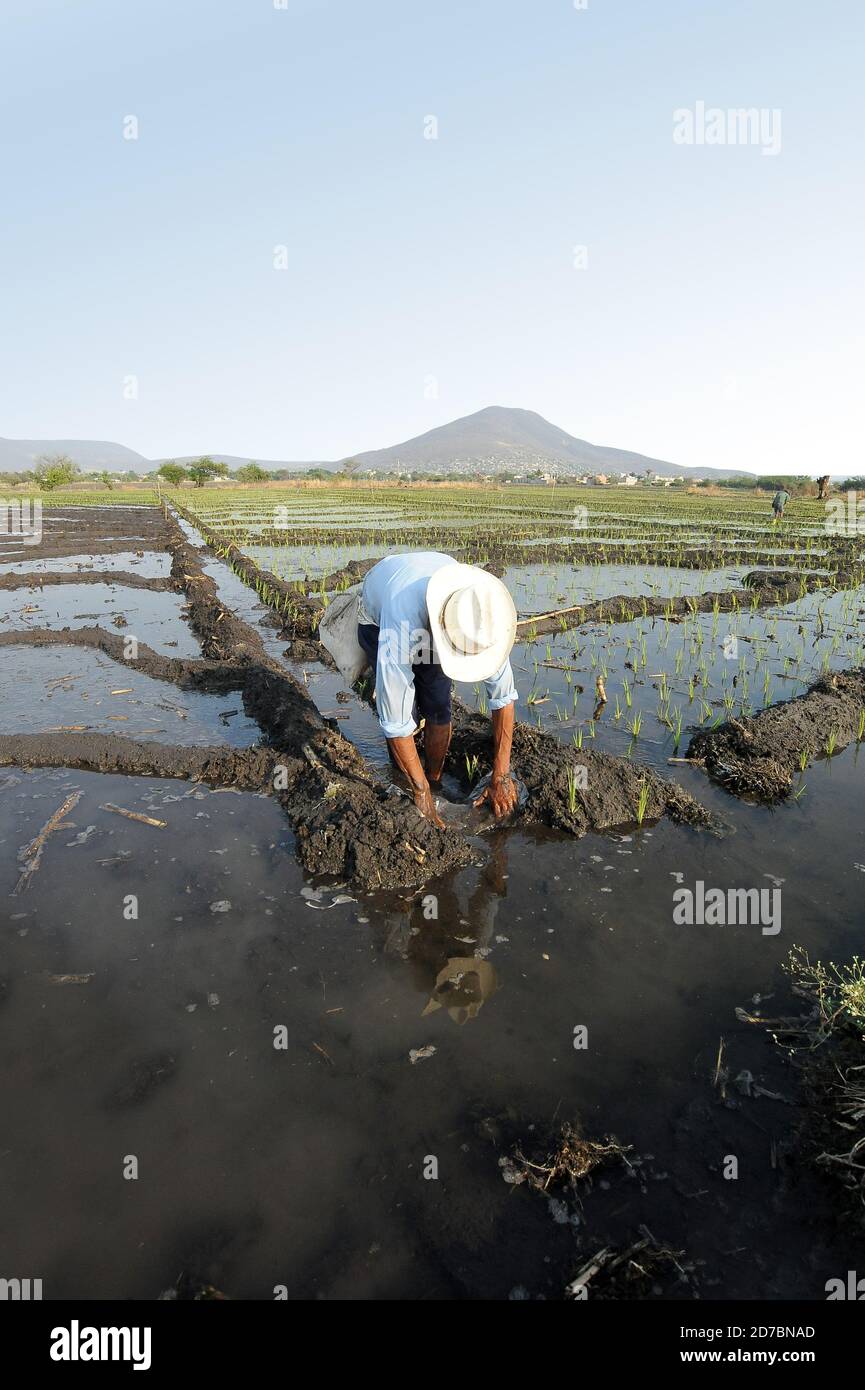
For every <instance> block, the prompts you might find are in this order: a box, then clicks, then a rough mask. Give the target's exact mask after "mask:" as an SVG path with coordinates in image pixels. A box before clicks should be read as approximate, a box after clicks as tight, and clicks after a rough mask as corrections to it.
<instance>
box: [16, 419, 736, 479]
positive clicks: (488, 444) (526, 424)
mask: <svg viewBox="0 0 865 1390" xmlns="http://www.w3.org/2000/svg"><path fill="white" fill-rule="evenodd" d="M41 454H68V456H69V457H70V458H71V459H73V460H74V462H75V463H77V464H78V465H79V467H80V468H82V469H83V470H84V472H94V471H100V470H101V469H103V468H107V469H109V470H111V471H112V472H125V471H126V470H128V469H132V470H134V471H135V472H136V473H149V472H152V471H153V470H154V469H156V468H158V467H159V465H160V464H161V463H165V462H167V460H166V459H146V458H145V457H144V456H143V455H142V454H137V453H136V452H135V451H134V450H133V449H127V448H126V447H125V446H124V445H123V444H114V443H110V442H105V441H99V440H92V439H0V472H10V473H11V472H21V471H23V470H24V469H28V468H32V467H33V465H34V463H35V461H36V459H37V458H39V456H40V455H41ZM200 457H201V455H200V454H187V455H185V456H180V455H175V456H174V458H173V459H172V462H175V463H180V464H188V463H191V462H193V460H194V459H196V458H200ZM209 457H210V458H212V459H213V460H214V461H215V462H217V463H226V464H228V466H229V468H231V469H235V468H239V467H240V466H241V465H242V464H244V463H249V462H250V459H249V458H248V457H247V458H243V457H240V456H237V455H234V454H210V455H209ZM348 457H349V458H352V459H355V460H356V461H357V463H358V464H359V469H358V472H359V473H361V474H363V472H364V471H365V470H366V469H375V470H376V472H379V473H413V472H421V473H454V474H458V475H459V474H462V475H467V474H472V473H491V474H495V473H516V474H527V473H532V472H536V471H538V470H541V471H542V472H544V473H552V474H557V475H561V474H573V473H644V472H646V470H647V469H651V470H652V471H653V472H654V473H657V474H658V475H659V476H661V477H664V478H670V477H674V478H677V477H681V478H701V477H707V478H717V479H720V478H736V477H744V478H751V477H754V474H752V473H746V472H744V471H743V470H742V469H728V468H685V467H683V466H682V465H680V464H677V463H667V462H666V461H665V460H663V459H655V458H648V457H647V456H646V455H645V454H635V453H632V452H631V451H630V450H628V449H613V448H610V447H608V446H606V445H601V444H589V443H588V441H587V440H585V439H576V438H575V437H574V435H572V434H568V433H567V432H566V431H565V430H563V429H560V428H559V427H558V425H551V424H550V422H549V420H545V419H544V417H543V416H542V415H537V414H536V413H535V411H533V410H518V409H515V408H512V407H509V406H499V405H491V406H487V407H486V409H485V410H477V411H475V413H474V415H465V416H463V418H462V419H460V420H451V421H450V422H449V423H448V424H446V425H439V426H437V428H436V429H432V430H428V431H427V432H426V434H419V435H418V436H417V437H416V438H415V439H407V440H404V441H403V443H402V444H394V445H391V447H390V448H386V449H372V450H368V451H367V452H366V453H363V454H351V455H349V456H348ZM254 461H255V462H256V463H258V464H259V465H260V466H261V467H262V468H265V469H267V470H268V471H272V470H275V469H278V468H285V469H289V470H291V471H292V472H299V471H302V470H304V469H307V468H326V469H328V470H329V471H332V472H339V470H340V469H341V467H342V464H343V463H344V462H345V461H346V460H344V459H341V460H336V461H334V462H330V463H292V462H289V461H288V460H280V459H256V460H254Z"/></svg>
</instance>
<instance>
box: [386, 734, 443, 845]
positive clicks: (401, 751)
mask: <svg viewBox="0 0 865 1390" xmlns="http://www.w3.org/2000/svg"><path fill="white" fill-rule="evenodd" d="M387 746H388V748H389V749H390V751H391V754H392V755H393V760H394V762H395V763H396V765H397V767H398V768H399V770H400V772H402V773H404V774H405V776H406V777H407V778H408V780H409V782H410V784H411V789H412V792H413V793H414V804H415V806H416V807H417V808H418V810H419V811H420V813H421V815H424V816H426V818H427V820H431V821H432V823H433V825H437V826H439V827H440V829H442V830H444V824H445V823H444V821H443V820H442V818H441V816H440V815H439V813H438V811H437V810H436V806H435V799H434V798H433V794H432V792H431V791H430V784H429V782H428V781H427V777H426V773H425V772H424V770H423V768H422V766H421V761H420V758H419V757H418V751H417V747H416V746H415V741H414V737H413V735H412V734H406V735H405V736H404V737H402V738H389V739H388V741H387Z"/></svg>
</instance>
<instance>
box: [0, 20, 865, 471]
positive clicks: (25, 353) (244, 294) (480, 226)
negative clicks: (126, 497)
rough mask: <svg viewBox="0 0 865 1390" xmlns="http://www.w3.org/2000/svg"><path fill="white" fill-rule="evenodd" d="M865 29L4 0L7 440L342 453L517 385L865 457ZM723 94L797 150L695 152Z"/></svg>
mask: <svg viewBox="0 0 865 1390" xmlns="http://www.w3.org/2000/svg"><path fill="white" fill-rule="evenodd" d="M863 26H865V7H863V5H862V4H861V3H860V0H821V3H820V4H816V3H813V0H807V2H806V0H723V3H721V0H711V3H710V2H709V0H588V8H587V9H586V10H578V9H576V8H575V6H574V4H573V0H521V2H520V3H517V0H436V3H434V4H433V3H419V0H371V3H365V4H358V3H357V0H286V8H285V9H277V8H275V7H274V0H140V3H128V0H74V2H73V0H3V29H4V33H3V43H2V50H0V119H2V132H3V134H2V156H0V158H2V166H0V167H2V188H3V193H4V198H3V204H4V213H3V217H2V221H0V264H2V277H3V286H2V308H0V313H2V324H3V331H2V335H0V337H2V342H0V434H2V435H4V436H7V437H14V438H18V437H27V438H34V437H35V438H49V437H55V438H90V439H94V438H95V439H115V440H117V441H119V442H122V443H124V444H127V445H129V446H130V447H131V448H134V449H137V450H139V451H140V452H141V453H143V454H145V455H147V456H148V457H160V456H172V455H183V454H188V453H193V452H200V451H204V450H209V451H213V452H222V453H232V454H240V455H244V456H249V457H258V458H289V459H298V460H317V459H330V458H339V457H342V456H344V455H345V454H348V453H350V452H359V451H361V450H363V449H368V448H375V447H378V446H381V445H385V444H390V443H395V442H397V441H399V440H402V439H405V438H407V437H409V436H411V435H414V434H417V433H420V432H421V431H423V430H425V429H429V428H431V427H432V426H433V425H437V424H441V423H444V422H445V421H446V420H449V419H452V418H454V417H455V416H458V415H465V414H468V413H470V412H471V411H473V410H477V409H479V408H480V407H481V406H485V405H493V404H496V405H517V406H523V407H526V408H528V409H532V410H537V411H539V412H540V413H541V414H542V415H545V416H547V418H549V419H550V420H552V421H554V422H555V423H556V424H559V425H561V426H562V427H563V428H565V429H567V430H568V431H570V432H571V433H573V434H576V435H578V436H581V437H583V438H587V439H590V440H592V441H593V442H596V443H601V444H610V445H616V446H620V447H625V448H632V449H637V450H640V451H642V452H644V453H648V454H651V455H654V456H656V457H661V458H667V459H671V460H673V461H675V462H679V463H683V464H689V465H696V466H700V465H715V466H740V467H743V468H752V469H753V468H759V469H761V470H766V471H772V470H774V471H786V470H788V469H789V470H794V471H811V472H818V471H821V470H823V468H824V467H825V468H826V470H830V469H831V471H832V472H845V471H852V470H854V469H855V470H857V471H861V470H862V466H863V446H862V434H861V427H860V420H859V414H860V412H859V410H858V401H859V398H861V394H862V379H863V359H862V347H861V345H862V327H863V319H865V315H863V302H862V301H863V285H865V276H863V258H865V252H863V225H865V215H863V214H865V205H863V204H865V198H863V191H862V140H863V126H865V119H863V118H865V101H863V95H862V90H863V84H862V72H863V56H865V45H863ZM698 101H704V102H705V103H706V105H707V106H708V107H722V108H724V109H726V108H731V107H749V106H753V107H758V108H766V109H767V110H772V109H776V108H777V109H779V110H780V112H781V122H782V125H781V130H782V147H781V150H780V153H779V154H777V155H776V156H774V157H773V156H767V155H764V154H763V153H762V151H761V149H760V148H759V147H752V146H742V145H725V146H717V145H715V146H708V145H702V146H697V145H692V146H683V145H677V144H675V143H674V142H673V138H672V130H673V111H674V110H675V109H678V108H694V107H695V105H696V103H697V102H698ZM129 115H133V116H135V117H137V119H138V122H139V138H138V139H137V140H136V141H131V140H124V138H123V122H124V118H125V117H127V116H129ZM430 115H432V116H435V117H436V119H437V121H438V139H437V140H428V139H425V138H424V119H425V117H427V116H430ZM279 245H285V246H287V248H288V269H287V270H276V269H274V266H273V257H274V247H276V246H279ZM578 245H585V246H586V247H587V248H588V253H587V254H588V263H587V266H586V268H585V269H582V270H578V269H575V268H574V265H573V259H574V251H573V248H574V247H575V246H578ZM130 376H134V377H136V378H137V379H138V399H137V400H136V399H125V398H124V390H123V388H124V379H125V378H127V377H130ZM430 378H435V380H436V382H437V395H434V394H433V392H432V391H431V389H430ZM854 402H855V405H854Z"/></svg>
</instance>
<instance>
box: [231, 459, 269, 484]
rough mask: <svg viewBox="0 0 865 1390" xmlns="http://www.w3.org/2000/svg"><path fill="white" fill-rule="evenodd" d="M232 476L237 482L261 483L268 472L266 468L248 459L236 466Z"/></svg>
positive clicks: (265, 478)
mask: <svg viewBox="0 0 865 1390" xmlns="http://www.w3.org/2000/svg"><path fill="white" fill-rule="evenodd" d="M234 476H235V478H236V479H237V481H238V482H239V483H263V482H265V481H266V480H267V477H268V473H267V469H266V468H262V467H261V466H260V465H259V464H257V463H255V462H254V461H253V460H252V459H250V461H249V463H244V464H243V465H242V467H240V468H238V470H237V472H236V473H235V475H234Z"/></svg>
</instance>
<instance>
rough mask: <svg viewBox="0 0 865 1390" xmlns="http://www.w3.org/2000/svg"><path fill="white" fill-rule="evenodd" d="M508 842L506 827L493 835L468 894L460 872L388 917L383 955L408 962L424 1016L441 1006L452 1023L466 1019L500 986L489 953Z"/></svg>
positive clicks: (504, 879) (504, 877)
mask: <svg viewBox="0 0 865 1390" xmlns="http://www.w3.org/2000/svg"><path fill="white" fill-rule="evenodd" d="M507 842H508V833H507V831H500V832H498V833H496V834H495V835H494V836H493V839H492V841H491V842H490V856H489V858H488V860H487V861H486V863H485V864H484V865H483V867H482V868H481V869H480V870H479V871H478V876H477V879H476V881H475V883H474V886H473V887H472V888H471V889H469V891H468V892H465V891H464V890H463V889H462V885H463V884H464V883H465V880H466V877H467V875H464V874H461V875H458V876H455V879H456V881H455V880H454V879H449V880H447V881H442V882H441V883H439V884H437V885H436V889H435V892H433V893H424V894H422V895H421V896H419V897H417V898H415V899H414V901H413V902H411V903H408V904H406V910H405V911H404V912H400V913H399V914H397V913H389V914H388V916H387V926H388V931H387V936H386V939H385V942H384V951H385V954H386V955H397V956H399V957H400V958H401V959H402V960H404V961H406V962H407V963H408V965H409V967H410V969H411V972H412V976H413V980H414V983H415V986H416V988H417V989H418V991H419V992H420V993H422V994H426V995H428V996H429V1000H428V1003H427V1005H426V1007H425V1008H424V1010H423V1011H422V1012H423V1014H424V1015H425V1014H431V1013H435V1012H436V1011H437V1010H438V1009H442V1008H443V1009H446V1010H447V1012H448V1013H449V1014H450V1017H451V1018H452V1019H453V1020H454V1022H455V1023H466V1022H467V1021H468V1019H470V1018H476V1017H477V1015H478V1013H479V1011H480V1009H481V1006H482V1005H483V1004H484V1003H485V1002H486V1000H487V999H489V998H490V997H491V995H493V994H495V992H496V990H497V989H499V987H500V981H499V977H498V974H497V972H496V969H495V967H494V966H493V964H492V962H491V961H489V960H488V959H487V957H488V956H489V954H490V952H491V951H492V949H493V946H494V944H495V941H494V935H493V933H494V929H495V922H496V914H497V912H498V908H499V903H500V901H501V899H502V898H504V897H505V896H506V893H507V862H508V861H507ZM463 899H464V900H465V905H463Z"/></svg>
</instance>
